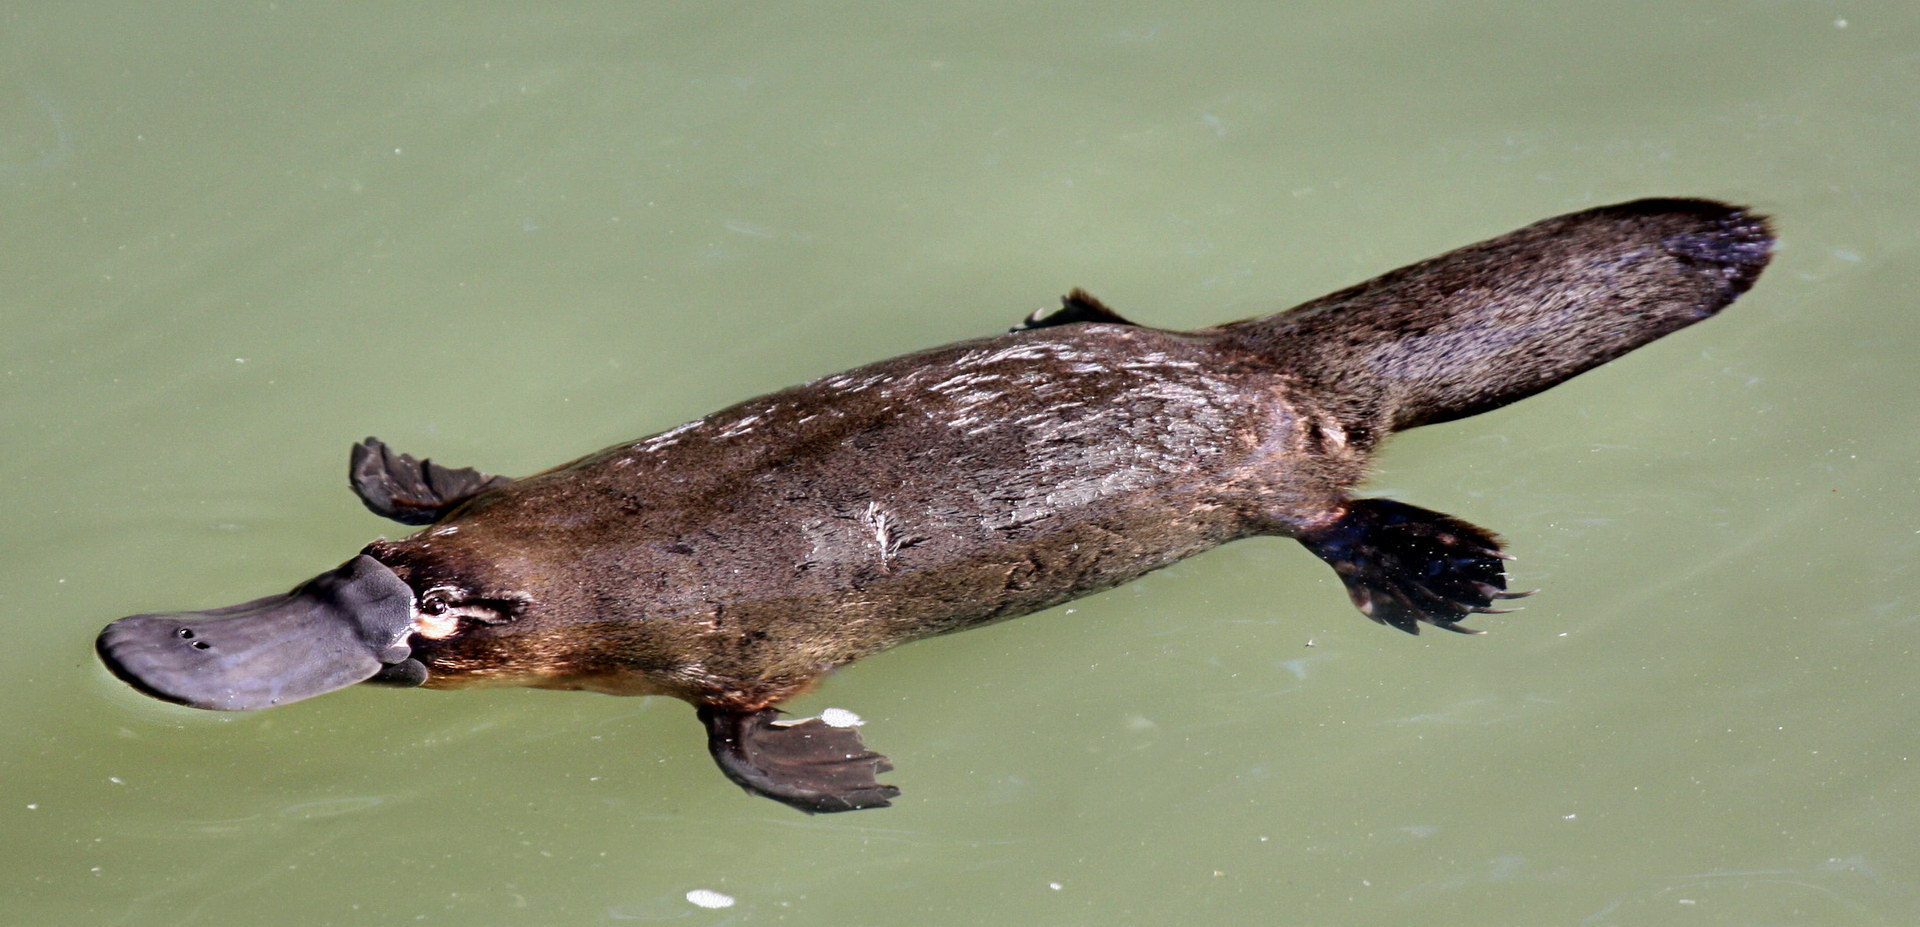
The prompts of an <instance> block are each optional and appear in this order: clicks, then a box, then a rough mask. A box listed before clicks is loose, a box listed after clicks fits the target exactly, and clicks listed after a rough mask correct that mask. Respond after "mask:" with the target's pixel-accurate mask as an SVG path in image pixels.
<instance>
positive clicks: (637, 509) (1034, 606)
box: [366, 200, 1770, 709]
mask: <svg viewBox="0 0 1920 927" xmlns="http://www.w3.org/2000/svg"><path fill="white" fill-rule="evenodd" d="M1769 241H1770V238H1769V237H1768V233H1767V229H1766V224H1765V222H1764V220H1762V219H1760V218H1758V217H1756V216H1752V215H1750V214H1747V213H1744V212H1742V211H1740V210H1737V209H1734V208H1732V207H1726V206H1722V205H1720V204H1714V203H1707V202H1703V201H1692V200H1657V201H1642V202H1640V203H1631V204H1624V205H1621V206H1616V207H1607V208H1603V209H1599V210H1590V211H1587V212H1584V213H1576V214H1573V215H1569V216H1563V217H1559V218H1556V219H1550V220H1547V221H1545V222H1542V223H1538V224H1536V225H1533V226H1529V227H1527V228H1525V229H1521V230H1519V231H1517V232H1514V233H1511V234H1509V235H1506V236H1502V237H1500V238H1497V239H1493V240H1491V241H1488V242H1484V243H1481V244H1478V245H1473V246H1470V247H1467V248H1464V249H1461V250H1459V251H1455V252H1452V253H1449V254H1446V255H1443V256H1441V257H1438V258H1434V259H1432V260H1430V261H1426V262H1422V263H1420V264H1416V265H1413V266H1412V267H1408V268H1405V269H1402V270H1399V271H1395V272H1393V273H1391V274H1388V275H1386V276H1384V277H1381V278H1379V279H1377V280H1374V281H1371V282H1368V283H1365V284H1361V285H1359V286H1357V287H1353V288H1351V289H1348V290H1344V291H1341V292H1339V293H1335V294H1333V295H1331V296H1327V297H1324V298H1322V299H1318V300H1314V301H1313V302H1310V303H1307V304H1305V305H1303V306H1301V307H1299V308H1297V309H1294V310H1292V311H1290V312H1286V313H1282V314H1280V315H1277V316H1272V317H1268V318H1263V319H1255V320H1249V321H1245V322H1238V323H1234V324H1230V325H1223V326H1220V327H1217V328H1210V329H1202V330H1199V331H1195V332H1184V333H1183V332H1171V331H1163V330H1157V329H1152V328H1144V327H1139V326H1134V325H1129V324H1119V323H1106V322H1101V323H1093V324H1088V323H1085V322H1081V323H1079V324H1055V323H1048V322H1042V323H1039V324H1037V325H1035V326H1034V327H1032V328H1031V329H1030V330H1021V331H1016V332H1014V333H1011V334H1008V335H1003V336H1000V337H995V338H982V339H977V340H974V341H966V342H961V343H958V344H954V345H949V346H946V347H941V348H934V349H932V350H928V351H922V352H919V353H916V354H910V355H906V356H904V357H899V358H894V359H891V360H886V361H881V362H879V363H876V364H871V365H868V366H865V367H860V368H856V369H854V370H851V371H848V372H846V373H843V374H839V375H836V376H831V377H825V378H822V379H819V380H815V381H813V382H811V383H808V384H804V385H802V386H797V387H793V388H791V389H788V390H783V391H781V392H777V393H773V394H770V395H767V396H762V397H759V398H756V399H750V400H747V401H745V402H742V403H740V404H738V405H735V406H733V407H731V408H728V409H723V410H721V411H719V412H716V413H714V414H712V415H709V416H707V417H705V418H703V419H700V420H698V421H696V422H692V423H689V424H688V425H685V426H682V427H680V428H676V429H673V430H671V431H668V432H664V433H662V434H659V435H655V436H653V437H651V438H647V439H643V440H640V441H635V442H632V443H629V444H622V445H618V446H615V447H612V448H608V449H607V450H604V451H601V452H599V453H597V454H594V455H591V456H589V457H586V458H583V459H581V460H578V461H575V462H573V463H571V464H568V465H566V466H563V467H560V468H557V469H555V470H552V471H548V472H546V473H543V474H540V475H537V476H534V477H529V478H527V479H523V480H520V481H518V482H513V483H510V484H508V485H505V486H500V487H497V488H492V489H488V490H486V491H484V492H482V493H480V494H479V495H478V496H476V497H475V498H473V499H472V501H471V502H469V503H467V504H465V505H463V506H460V507H459V508H457V509H455V510H453V511H452V512H451V513H449V514H447V515H446V516H445V517H444V518H442V520H441V521H440V522H438V523H437V524H436V525H435V526H434V527H432V528H429V529H428V530H426V531H423V532H421V533H420V534H417V535H415V536H413V537H410V538H407V539H404V540H400V541H380V542H376V543H375V544H373V545H370V546H369V547H368V548H367V550H366V552H367V553H368V554H370V555H372V556H373V557H375V558H376V559H378V560H380V561H381V562H383V563H386V564H387V565H389V566H390V567H391V568H392V569H393V570H394V572H395V573H396V574H398V575H399V576H400V577H401V578H402V579H404V580H406V581H407V582H408V583H409V585H411V586H412V587H413V588H414V589H416V590H421V591H424V590H426V589H428V588H432V587H435V586H445V587H450V588H454V589H457V590H458V591H459V594H460V595H462V596H466V597H469V598H470V599H472V600H487V601H493V602H497V603H502V604H501V605H500V608H501V610H502V612H503V614H502V618H503V621H502V622H501V623H497V624H480V623H474V624H472V625H471V626H468V627H465V628H464V629H463V630H462V631H461V632H460V633H457V634H455V635H452V636H451V637H449V638H447V639H445V640H438V641H435V640H424V639H422V640H418V641H417V642H416V644H417V646H416V647H415V650H414V654H415V657H416V658H417V659H420V660H421V661H422V662H424V663H425V664H426V665H427V667H428V668H429V670H430V672H431V675H430V677H429V681H428V683H427V684H428V685H429V686H436V687H457V686H466V685H484V684H510V685H516V684H517V685H537V686H547V687H555V688H587V689H595V690H599V691H609V692H620V693H626V694H637V693H667V694H673V695H677V696H680V697H682V698H686V699H688V700H690V701H694V702H698V703H705V704H715V705H725V706H730V707H733V708H743V709H754V708H759V707H761V706H764V705H767V704H770V703H772V702H774V701H777V700H779V699H780V698H784V697H786V696H788V695H790V694H792V693H794V692H797V691H800V690H802V689H804V688H805V687H806V686H808V685H810V684H811V682H812V681H813V680H814V679H816V678H817V677H818V676H819V675H820V674H822V673H825V672H827V671H829V670H831V669H833V668H835V667H838V666H842V665H844V664H846V663H849V662H851V661H853V660H857V659H859V658H861V657H864V656H867V655H869V654H872V653H875V652H877V651H880V650H884V649H886V648H888V647H892V646H895V645H898V644H901V643H904V642H906V641H910V640H914V639H917V638H922V637H927V636H930V635H934V634H942V633H947V632H951V631H958V630H962V629H965V628H970V627H975V626H978V625H981V624H985V623H987V622H991V621H997V620H1001V619H1005V618H1012V617H1016V616H1019V615H1024V614H1028V613H1031V612H1034V611H1038V610H1040V609H1044V608H1047V607H1049V606H1053V605H1057V604H1059V603H1061V602H1065V601H1068V600H1070V599H1073V598H1077V597H1079V596H1083V595H1087V594H1090V593H1093V592H1097V591H1100V590H1103V589H1108V588H1111V587H1113V586H1117V585H1119V584H1121V583H1124V582H1127V581H1128V580H1131V579H1134V578H1136V577H1138V576H1140V575H1141V574H1144V573H1146V572H1148V571H1151V570H1155V569H1158V568H1160V567H1164V566H1167V565H1168V564H1171V563H1174V562H1175V561H1178V560H1180V559H1182V558H1184V557H1187V556H1190V555H1192V554H1196V553H1199V552H1201V551H1204V550H1207V549H1209V548H1211V547H1214V546H1217V545H1219V544H1222V543H1225V542H1227V541H1230V540H1234V539H1236V538H1241V537H1247V536H1251V535H1261V534H1268V535H1283V536H1293V537H1302V536H1305V535H1308V534H1310V533H1312V532H1316V531H1320V530H1321V529H1323V528H1324V527H1325V526H1326V525H1328V524H1330V523H1332V522H1333V521H1335V520H1337V519H1339V518H1340V517H1342V515H1343V514H1344V513H1345V511H1346V507H1347V502H1348V495H1347V494H1348V492H1349V490H1350V489H1351V488H1352V487H1353V486H1354V485H1355V484H1356V483H1358V482H1359V481H1360V480H1361V479H1362V478H1363V476H1364V474H1365V468H1366V463H1367V459H1368V456H1369V454H1370V452H1371V451H1372V450H1373V449H1374V447H1375V446H1376V445H1377V444H1378V442H1379V441H1380V440H1381V439H1382V438H1384V437H1385V435H1386V434H1388V433H1390V432H1391V431H1393V430H1396V429H1400V428H1408V427H1413V426H1415V425H1420V424H1426V423H1430V422H1438V421H1446V420H1449V419H1453V418H1459V417H1462V416H1465V415H1471V414H1473V413H1475V412H1479V411H1484V410H1486V409H1490V408H1494V407H1496V406H1499V405H1503V404H1505V403H1507V402H1511V401H1513V400H1516V399H1519V398H1521V397H1523V396H1526V395H1529V394H1531V393H1534V392H1537V391H1539V390H1541V389H1545V388H1547V387H1549V386H1551V385H1553V384H1554V383H1557V382H1560V381H1562V380H1564V379H1566V378H1567V377H1570V376H1573V375H1575V374H1578V373H1580V372H1581V371H1584V370H1587V369H1589V368H1591V367H1594V366H1596V365H1598V364H1601V363H1604V362H1605V361H1607V360H1609V359H1612V358H1614V357H1617V356H1619V355H1621V354H1624V353H1626V352H1627V351H1630V350H1632V349H1633V348H1635V347H1638V346H1639V345H1641V344H1644V343H1646V342H1648V341H1651V340H1653V339H1655V338H1658V337H1660V336H1661V335H1664V334H1666V333H1668V332H1671V331H1673V330H1675V329H1678V328H1680V327H1683V326H1685V325H1688V324H1690V323H1692V322H1694V321H1698V320H1699V319H1702V318H1705V317H1707V316H1709V315H1712V314H1713V313H1714V312H1716V311H1717V310H1718V309H1720V308H1721V307H1722V306H1725V305H1726V304H1727V303H1729V302H1731V301H1732V300H1733V299H1734V298H1735V297H1736V296H1738V295H1739V294H1740V293H1741V292H1743V291H1744V290H1745V289H1746V288H1747V287H1748V286H1749V285H1750V284H1751V283H1752V281H1753V279H1754V277H1755V276H1756V275H1757V274H1758V273H1759V271H1760V269H1761V267H1763V266H1764V264H1765V262H1766V259H1767V244H1768V242H1769ZM1076 305H1077V306H1081V307H1083V309H1084V311H1087V312H1089V313H1091V312H1092V310H1091V309H1086V308H1085V307H1097V308H1098V310H1099V312H1102V313H1106V314H1108V315H1111V310H1107V309H1105V307H1104V306H1101V305H1100V304H1099V303H1098V301H1097V300H1094V299H1092V298H1091V297H1088V296H1084V295H1076V296H1075V297H1073V298H1071V299H1070V300H1069V308H1071V307H1073V306H1076ZM1114 318H1115V319H1118V316H1114Z"/></svg>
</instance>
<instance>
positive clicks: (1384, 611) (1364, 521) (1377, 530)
mask: <svg viewBox="0 0 1920 927" xmlns="http://www.w3.org/2000/svg"><path fill="white" fill-rule="evenodd" d="M1300 543H1302V544H1304V545H1306V547H1307V549H1308V550H1311V551H1313V553H1314V555H1315V556H1318V557H1319V558H1320V559H1322V560H1325V561H1327V563H1329V564H1331V565H1332V566H1333V569H1334V572H1336V573H1338V574H1340V581H1341V582H1343V583H1345V584H1346V587H1347V594H1348V595H1349V596H1350V597H1351V598H1352V599H1353V604H1354V606H1355V607H1356V608H1358V609H1360V612H1361V613H1362V614H1364V615H1366V616H1367V617H1369V618H1372V619H1373V620H1374V621H1377V622H1379V623H1381V624H1385V625H1391V626H1393V627H1396V628H1399V629H1400V630H1402V631H1405V632H1407V633H1409V634H1418V633H1420V622H1423V621H1424V622H1426V623H1427V624H1431V625H1433V626H1434V627H1437V628H1442V629H1445V630H1448V631H1453V632H1456V633H1459V634H1479V633H1481V632H1479V631H1476V630H1474V629H1472V628H1465V627H1461V626H1460V624H1459V622H1460V621H1461V620H1462V619H1464V618H1466V617H1467V616H1468V615H1474V614H1480V615H1499V614H1505V613H1508V612H1512V611H1515V610H1516V609H1510V608H1495V607H1493V603H1494V602H1495V601H1497V600H1500V599H1518V598H1523V597H1525V596H1529V595H1532V594H1533V593H1534V592H1538V591H1539V590H1537V589H1536V590H1532V591H1528V592H1508V591H1507V577H1506V571H1505V569H1504V567H1502V566H1501V562H1502V561H1503V560H1511V559H1513V558H1512V557H1511V556H1509V555H1507V554H1505V553H1503V552H1502V551H1501V550H1500V539H1499V538H1498V537H1497V536H1495V535H1494V534H1493V532H1491V531H1487V530H1486V529H1484V528H1480V527H1476V526H1474V525H1471V524H1468V523H1467V522H1464V521H1461V520H1460V519H1458V518H1454V517H1452V516H1450V515H1443V514H1441V513H1439V512H1435V511H1431V510H1428V509H1423V508H1420V507H1418V506H1412V505H1407V504H1406V503H1404V502H1395V501H1393V500H1391V499H1357V500H1354V501H1353V502H1351V503H1349V504H1348V506H1347V511H1346V512H1345V513H1344V514H1342V515H1341V516H1340V518H1338V519H1337V520H1335V521H1334V522H1333V523H1331V524H1329V525H1327V526H1325V527H1323V528H1320V529H1317V530H1315V531H1313V532H1312V533H1310V534H1307V535H1303V536H1302V537H1301V538H1300Z"/></svg>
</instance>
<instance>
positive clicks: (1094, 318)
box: [1007, 287, 1137, 333]
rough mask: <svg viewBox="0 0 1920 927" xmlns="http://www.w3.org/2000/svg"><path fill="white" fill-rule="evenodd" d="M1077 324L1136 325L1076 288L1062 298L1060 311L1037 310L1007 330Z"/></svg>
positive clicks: (1027, 329)
mask: <svg viewBox="0 0 1920 927" xmlns="http://www.w3.org/2000/svg"><path fill="white" fill-rule="evenodd" d="M1075 322H1101V323H1105V324H1107V325H1135V324H1137V323H1134V322H1129V321H1127V320H1126V319H1124V318H1121V316H1120V313H1118V312H1115V311H1113V310H1112V309H1108V308H1107V304H1106V303H1103V302H1101V301H1099V300H1098V299H1095V298H1094V297H1093V294H1092V293H1089V292H1087V291H1086V290H1083V289H1080V288H1079V287H1075V288H1074V290H1073V292H1071V293H1068V294H1067V295H1065V296H1062V297H1060V308H1058V309H1035V310H1033V314H1032V315H1030V316H1027V319H1026V321H1024V322H1021V323H1020V324H1018V325H1015V326H1014V327H1012V328H1009V329H1007V331H1008V332H1009V333H1011V332H1030V331H1033V330H1034V329H1036V328H1052V327H1053V326H1055V325H1071V324H1073V323H1075Z"/></svg>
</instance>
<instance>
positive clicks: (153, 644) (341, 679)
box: [95, 554, 426, 711]
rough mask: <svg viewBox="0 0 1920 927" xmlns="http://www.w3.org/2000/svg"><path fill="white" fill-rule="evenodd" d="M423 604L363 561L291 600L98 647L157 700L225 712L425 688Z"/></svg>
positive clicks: (144, 624)
mask: <svg viewBox="0 0 1920 927" xmlns="http://www.w3.org/2000/svg"><path fill="white" fill-rule="evenodd" d="M418 598H419V597H418V596H417V595H416V593H415V592H414V590H413V588H412V587H410V586H408V585H407V583H406V582H405V581H403V580H401V579H400V577H399V576H397V575H395V574H394V572H393V570H392V569H390V568H388V567H387V566H386V565H385V564H383V563H381V562H380V561H378V560H375V559H374V558H372V557H369V556H367V555H365V554H362V555H360V556H357V557H355V558H353V559H352V560H349V561H347V562H346V563H344V564H341V566H340V567H339V568H338V569H335V570H332V571H330V572H327V573H322V574H320V575H319V576H316V577H314V578H313V579H310V580H308V581H306V582H305V583H302V584H300V586H299V587H297V588H295V589H294V590H293V591H292V592H289V593H287V594H285V595H276V596H268V597H266V598H264V599H255V600H253V601H251V602H246V603H243V604H240V605H232V606H228V607H226V608H216V609H212V610H210V611H199V612H158V613H154V614H147V615H134V616H132V617H129V618H122V619H120V620H119V621H116V622H114V623H112V624H110V625H107V627H106V630H104V631H101V632H100V638H99V640H98V641H96V643H95V646H96V648H97V649H98V650H99V652H100V659H101V660H102V661H104V662H105V663H106V664H107V668H108V669H110V670H112V671H113V674H114V675H116V676H119V677H120V678H121V679H124V680H126V681H127V682H128V683H129V684H130V685H132V686H133V687H134V688H136V689H139V690H140V691H142V692H145V693H147V694H148V695H152V696H154V697H155V698H161V699H165V700H167V701H169V702H178V703H180V704H182V705H189V706H192V707H194V708H212V709H219V710H224V711H241V710H245V709H250V708H269V707H272V706H274V705H284V704H286V703H288V702H295V701H299V700H300V699H303V698H311V697H313V696H316V695H320V694H322V693H325V692H331V691H333V690H335V689H340V688H344V687H346V686H350V685H353V684H354V683H356V682H364V681H366V680H368V679H372V678H374V677H376V676H380V677H385V678H387V679H389V680H391V681H394V682H400V683H406V682H409V681H411V682H412V684H415V685H417V684H419V682H420V681H424V679H425V677H426V673H425V670H424V668H423V667H421V665H420V664H419V663H418V662H417V661H415V660H413V659H411V654H412V650H411V648H410V647H409V646H408V643H407V640H408V637H409V636H410V635H412V634H413V633H414V631H415V622H416V620H417V619H418V618H419V615H420V610H419V607H418Z"/></svg>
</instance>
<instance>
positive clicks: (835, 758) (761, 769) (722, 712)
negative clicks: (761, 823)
mask: <svg viewBox="0 0 1920 927" xmlns="http://www.w3.org/2000/svg"><path fill="white" fill-rule="evenodd" d="M779 717H780V712H778V711H776V710H774V709H772V708H762V709H759V710H757V711H742V710H736V709H728V708H720V707H715V706H711V705H703V706H701V707H700V720H701V721H702V722H704V723H705V724H706V726H707V749H708V750H709V751H710V752H711V753H712V754H713V759H714V761H715V762H717V763H719V764H720V771H721V772H723V773H726V775H727V778H728V779H731V780H733V782H734V784H735V785H738V786H740V787H741V788H743V789H746V790H747V791H748V792H749V793H752V794H755V795H764V796H766V797H767V798H771V799H773V800H774V801H777V802H780V803H781V804H784V805H787V806H789V807H793V808H798V809H800V810H801V811H805V812H806V813H808V814H820V813H824V812H834V811H858V810H860V809H862V808H884V807H886V806H887V805H888V804H890V803H891V801H890V800H891V799H893V798H895V797H897V796H898V795H899V794H900V790H899V789H897V788H894V787H893V786H891V785H882V784H880V783H879V782H878V781H876V780H875V778H874V777H875V776H878V775H880V774H881V773H885V772H888V771H890V770H892V769H893V764H892V763H890V762H888V761H887V758H886V757H884V756H881V755H880V754H878V753H875V752H873V751H872V750H868V749H867V747H866V744H863V743H861V742H860V734H859V732H857V731H855V730H853V729H852V728H851V727H836V726H834V725H833V724H829V723H828V722H827V721H826V720H822V719H820V718H806V719H802V720H798V721H781V720H779Z"/></svg>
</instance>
